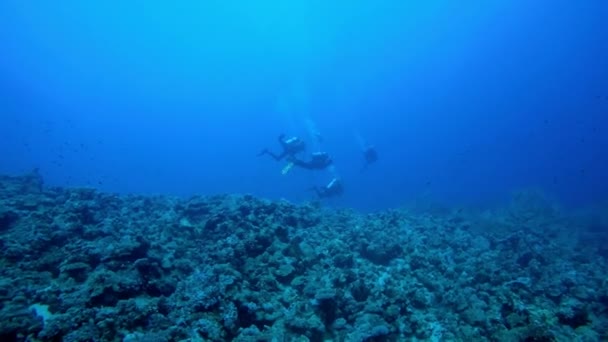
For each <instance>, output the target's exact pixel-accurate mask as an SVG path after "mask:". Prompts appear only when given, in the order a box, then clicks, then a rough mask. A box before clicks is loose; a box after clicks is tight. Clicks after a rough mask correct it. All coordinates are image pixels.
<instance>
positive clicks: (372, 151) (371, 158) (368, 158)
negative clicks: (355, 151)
mask: <svg viewBox="0 0 608 342" xmlns="http://www.w3.org/2000/svg"><path fill="white" fill-rule="evenodd" d="M363 159H365V164H363V169H362V171H363V170H365V169H367V167H368V166H370V165H371V164H373V163H375V162H376V161H377V160H378V152H377V151H376V148H375V147H374V146H371V145H370V146H367V147H366V148H365V149H364V150H363Z"/></svg>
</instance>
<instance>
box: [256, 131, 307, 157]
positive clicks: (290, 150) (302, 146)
mask: <svg viewBox="0 0 608 342" xmlns="http://www.w3.org/2000/svg"><path fill="white" fill-rule="evenodd" d="M278 140H279V144H281V147H282V148H283V151H282V152H281V153H279V154H275V153H273V152H272V151H269V150H268V149H267V148H265V149H263V150H262V151H261V152H260V153H258V157H259V156H263V155H265V154H267V155H269V156H271V157H272V158H273V159H274V160H276V161H280V160H282V159H283V158H285V157H289V158H295V156H296V154H298V153H300V152H302V151H304V150H306V143H305V142H304V140H302V139H300V138H298V137H291V138H289V139H285V134H281V135H279V138H278Z"/></svg>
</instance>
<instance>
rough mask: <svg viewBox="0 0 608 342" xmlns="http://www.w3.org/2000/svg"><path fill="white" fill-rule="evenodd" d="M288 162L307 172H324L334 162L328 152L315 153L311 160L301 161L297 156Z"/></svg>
mask: <svg viewBox="0 0 608 342" xmlns="http://www.w3.org/2000/svg"><path fill="white" fill-rule="evenodd" d="M288 161H289V162H290V163H292V164H293V165H294V166H299V167H301V168H303V169H307V170H324V169H326V168H327V167H328V166H329V165H331V164H332V163H333V162H334V161H333V160H332V159H331V157H330V156H329V154H327V152H315V153H313V154H312V155H311V157H310V160H307V161H305V160H300V159H298V158H296V157H295V156H291V157H290V158H289V159H288Z"/></svg>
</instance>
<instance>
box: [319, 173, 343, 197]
mask: <svg viewBox="0 0 608 342" xmlns="http://www.w3.org/2000/svg"><path fill="white" fill-rule="evenodd" d="M312 190H314V191H315V193H316V194H317V196H318V197H319V198H330V197H335V196H340V195H342V194H343V193H344V186H343V185H342V181H340V179H338V178H334V179H332V180H331V181H330V182H329V183H328V184H327V185H326V186H324V187H322V188H318V187H316V186H315V187H313V188H312Z"/></svg>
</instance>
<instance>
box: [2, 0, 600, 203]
mask: <svg viewBox="0 0 608 342" xmlns="http://www.w3.org/2000/svg"><path fill="white" fill-rule="evenodd" d="M606 18H608V2H606V1H602V0H588V1H566V0H557V1H517V0H516V1H457V2H455V1H439V0H431V1H373V2H372V1H350V2H346V1H304V0H296V1H263V0H262V1H179V2H175V3H168V2H162V1H126V2H125V1H60V2H57V1H16V0H4V1H2V2H1V3H0V47H1V48H0V49H1V51H2V52H1V53H0V106H1V108H2V109H1V112H0V132H1V134H2V139H1V140H0V150H1V151H2V154H1V156H0V173H2V174H12V175H20V174H24V173H27V172H29V171H31V170H32V169H35V168H38V169H39V172H40V174H41V175H42V176H43V177H44V180H45V183H46V184H47V185H52V186H67V187H80V186H87V187H94V188H97V189H99V190H101V191H108V192H118V193H137V194H170V195H179V196H190V195H193V194H203V195H210V194H219V193H250V194H253V195H256V196H260V197H265V198H271V199H277V198H285V199H288V200H290V201H294V202H302V201H308V200H311V199H314V198H315V194H314V192H312V191H310V188H311V187H313V186H317V187H323V186H325V185H326V184H328V182H329V181H331V180H332V179H333V178H339V179H340V180H341V181H342V184H343V186H344V193H343V194H342V195H341V196H336V197H335V198H332V199H329V200H327V201H326V202H327V203H328V204H329V205H332V206H339V207H353V208H357V209H360V210H365V211H367V210H377V209H382V208H389V207H397V206H400V205H403V204H405V203H410V202H412V201H419V200H424V201H432V202H440V203H452V204H453V203H455V204H459V203H491V202H494V201H497V200H500V199H502V198H507V197H508V196H509V195H510V194H511V193H512V192H513V191H517V190H518V189H526V188H537V189H541V190H542V191H543V192H545V193H547V194H550V195H551V196H555V197H556V198H557V199H559V201H560V202H561V203H564V204H567V205H572V206H586V205H593V204H595V203H598V202H600V201H604V200H606V197H607V195H608V178H607V177H606V175H607V174H608V153H607V152H606V151H608V134H606V132H607V129H608V64H607V63H606V61H608V44H607V43H606V42H608V24H606ZM282 133H284V134H286V136H287V137H290V136H298V137H300V138H302V139H303V140H305V141H306V143H307V150H306V152H305V154H302V155H301V157H302V158H306V156H308V155H310V153H312V152H318V151H325V152H327V153H329V155H331V157H332V158H333V161H334V162H333V165H332V166H331V167H329V168H327V169H325V170H320V171H311V170H306V169H303V168H298V167H297V166H296V167H294V168H292V169H291V170H286V169H284V167H285V166H286V164H287V161H281V162H276V161H274V160H272V159H271V158H269V157H268V156H258V153H259V152H260V151H261V150H262V149H263V148H268V149H270V150H274V151H277V152H278V150H279V148H280V146H279V143H278V142H277V137H278V136H279V134H282ZM369 145H373V146H374V147H375V149H376V150H377V152H378V157H379V158H378V160H377V161H376V162H374V163H373V164H371V165H368V166H367V167H364V159H363V149H364V148H365V147H367V146H369ZM282 170H285V171H288V172H284V173H285V174H283V173H282Z"/></svg>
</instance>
